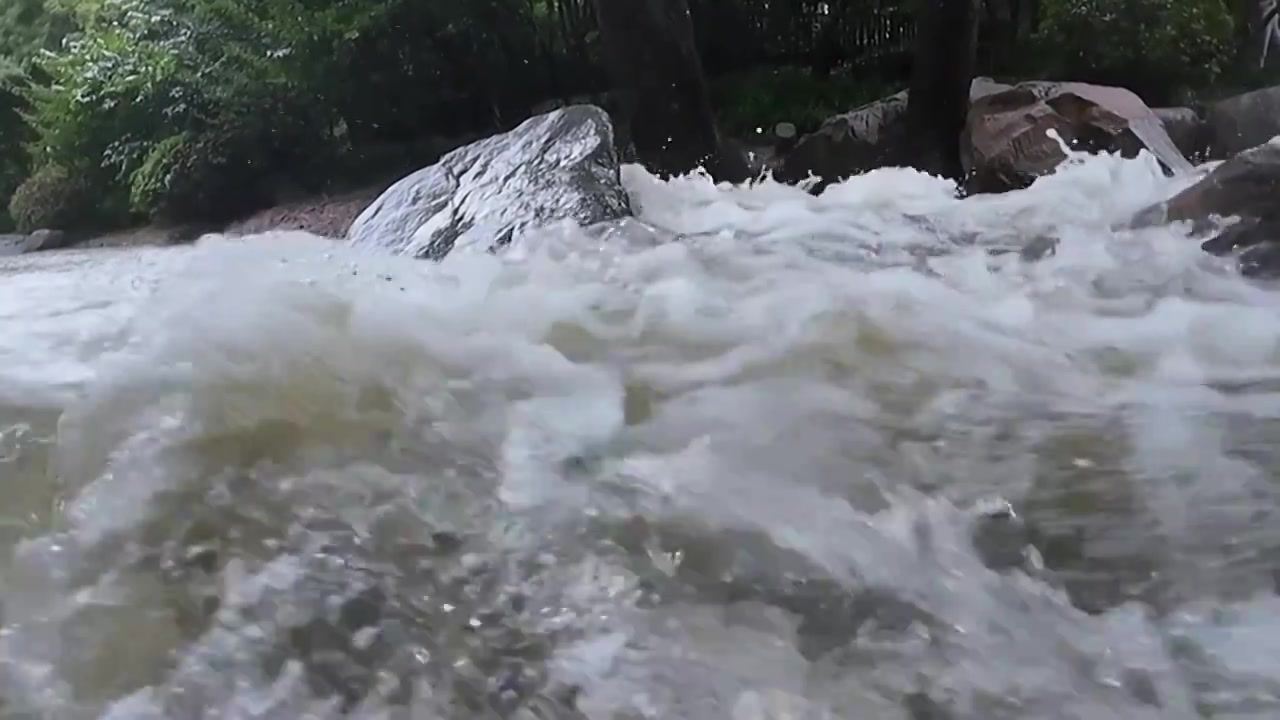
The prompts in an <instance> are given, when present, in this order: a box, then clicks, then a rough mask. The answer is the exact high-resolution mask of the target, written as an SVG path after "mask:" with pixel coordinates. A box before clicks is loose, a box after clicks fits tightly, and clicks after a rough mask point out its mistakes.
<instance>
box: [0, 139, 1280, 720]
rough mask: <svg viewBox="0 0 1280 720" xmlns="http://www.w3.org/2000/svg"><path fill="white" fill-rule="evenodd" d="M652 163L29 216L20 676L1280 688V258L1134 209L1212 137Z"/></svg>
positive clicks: (268, 689)
mask: <svg viewBox="0 0 1280 720" xmlns="http://www.w3.org/2000/svg"><path fill="white" fill-rule="evenodd" d="M624 180H625V182H626V184H627V187H628V189H629V191H630V192H631V194H632V200H633V202H634V205H635V206H636V208H637V210H638V213H639V216H640V222H636V221H629V222H625V223H620V224H617V225H613V226H610V227H601V228H593V229H590V230H585V231H584V230H579V229H575V228H570V227H558V228H552V229H548V230H547V231H546V232H545V233H543V234H541V235H540V236H538V237H536V238H530V239H529V240H528V241H527V242H523V243H521V244H520V245H519V246H518V247H514V248H511V249H510V251H508V252H507V253H505V254H502V255H497V256H494V255H488V254H483V253H463V252H459V253H456V254H454V255H452V256H450V257H449V258H447V259H446V260H445V261H444V262H443V263H439V264H435V263H425V262H415V261H409V260H404V259H400V258H392V257H384V256H380V255H377V254H373V253H367V252H356V251H353V250H351V249H349V248H344V247H340V246H337V245H334V244H332V243H330V242H327V241H324V240H321V239H319V238H313V237H309V236H305V235H299V234H290V233H277V234H271V235H267V236H260V237H251V238H244V239H229V238H221V237H209V238H205V239H204V240H202V241H201V242H200V243H198V244H196V245H195V246H192V247H186V248H166V249H149V250H128V251H93V252H62V253H53V254H48V255H37V256H25V257H18V258H6V259H3V260H0V278H2V279H3V282H0V323H2V325H0V327H2V328H3V330H4V332H0V492H3V493H4V498H5V503H4V508H3V509H2V510H0V541H2V544H0V553H2V554H3V556H4V561H3V562H2V563H0V613H2V615H0V623H3V630H0V715H5V716H12V717H24V718H25V717H32V718H35V717H41V718H68V719H72V718H74V719H77V720H78V719H79V718H97V717H105V718H112V719H113V720H116V719H119V718H149V717H157V718H158V717H165V718H188V717H191V718H200V717H207V718H214V717H218V718H268V717H272V718H274V717H288V718H300V717H338V716H344V715H345V716H355V717H362V718H399V717H414V718H417V717H423V718H428V717H522V718H530V717H543V718H550V717H563V718H570V717H574V718H581V717H587V718H592V719H593V720H594V719H596V718H601V719H604V718H642V717H652V718H689V719H691V720H693V719H697V720H702V719H704V718H734V719H735V720H746V719H755V718H784V717H785V718H876V719H879V718H886V719H890V720H898V719H902V720H916V719H917V718H921V717H942V718H952V719H957V720H958V719H969V718H972V719H974V720H977V719H979V718H981V719H983V720H990V719H995V720H1000V719H1004V718H1009V719H1014V718H1019V719H1021V718H1026V719H1028V720H1030V719H1031V718H1036V719H1042V718H1048V719H1056V718H1063V719H1066V718H1082V719H1083V718H1089V719H1091V720H1096V719H1098V718H1126V719H1128V718H1162V719H1163V718H1200V717H1214V718H1228V717H1229V718H1268V717H1275V715H1276V713H1278V712H1280V700H1278V699H1277V697H1278V696H1277V692H1280V689H1277V688H1276V687H1275V683H1274V680H1273V678H1274V677H1277V676H1280V655H1278V654H1277V653H1276V647H1275V645H1276V643H1274V642H1269V641H1268V640H1267V638H1268V637H1270V636H1272V635H1274V634H1276V632H1277V631H1278V630H1280V628H1277V627H1276V626H1275V620H1274V617H1275V616H1274V612H1273V611H1272V610H1270V609H1268V608H1271V607H1272V606H1273V605H1274V600H1275V598H1274V592H1275V582H1276V581H1275V577H1276V576H1277V571H1280V554H1277V551H1278V550H1280V531H1277V530H1276V528H1278V527H1280V525H1277V523H1276V519H1275V514H1276V511H1277V510H1278V509H1280V497H1278V496H1277V494H1276V487H1275V482H1276V476H1277V469H1280V451H1278V449H1277V446H1276V441H1275V438H1276V437H1277V434H1276V433H1277V431H1280V423H1277V422H1276V420H1277V417H1280V403H1277V400H1278V399H1280V398H1277V388H1280V385H1277V382H1276V381H1277V378H1280V329H1278V328H1280V326H1278V325H1277V324H1276V323H1275V322H1274V318H1275V317H1276V316H1277V313H1278V312H1280V294H1276V292H1275V291H1274V290H1273V289H1272V288H1269V287H1266V286H1263V285H1259V284H1256V283H1249V282H1246V281H1244V280H1242V279H1241V278H1239V277H1238V276H1237V275H1236V274H1235V273H1234V271H1233V270H1232V268H1231V267H1230V266H1229V264H1227V263H1226V262H1225V261H1224V260H1221V259H1218V258H1212V257H1209V256H1206V255H1204V254H1202V253H1201V252H1200V251H1199V249H1198V247H1197V242H1196V241H1194V240H1192V239H1189V238H1187V237H1186V236H1185V233H1184V229H1181V228H1147V229H1142V230H1122V229H1117V228H1121V227H1123V226H1124V223H1125V222H1126V220H1127V219H1128V218H1129V217H1130V216H1131V215H1132V214H1133V213H1134V212H1135V211H1137V210H1139V209H1141V208H1143V207H1145V206H1146V205H1148V204H1149V203H1151V202H1153V201H1156V200H1159V199H1161V198H1163V197H1165V196H1167V195H1169V194H1172V193H1173V192H1175V191H1176V189H1177V188H1178V187H1180V186H1181V185H1183V184H1185V183H1189V182H1190V181H1191V179H1190V178H1186V177H1184V178H1177V179H1172V180H1170V179H1167V178H1165V177H1164V176H1163V175H1162V174H1161V172H1160V170H1159V167H1158V165H1157V164H1156V162H1155V161H1154V160H1153V159H1152V158H1150V157H1147V156H1143V157H1140V158H1138V159H1136V160H1130V161H1125V160H1121V159H1118V158H1113V157H1107V156H1103V157H1082V156H1073V157H1072V159H1071V160H1070V162H1069V163H1067V165H1066V166H1064V167H1063V168H1062V169H1061V170H1060V171H1059V172H1058V173H1057V174H1055V175H1053V176H1050V177H1047V178H1044V179H1042V180H1040V181H1039V182H1037V183H1036V184H1035V185H1034V186H1032V187H1031V188H1030V189H1028V190H1025V191H1021V192H1017V193H1011V194H1007V195H1002V196H992V197H980V198H971V199H967V200H963V201H961V200H957V199H955V198H954V196H953V188H952V187H951V186H950V185H949V184H948V183H945V182H943V181H941V180H938V179H936V178H929V177H925V176H921V175H919V174H917V173H914V172H911V171H908V170H901V169H885V170H879V171H876V172H873V173H870V174H868V175H865V176H861V177H858V178H854V179H851V180H849V181H847V182H844V183H840V184H837V185H834V186H832V187H830V188H828V189H827V190H826V191H825V192H824V193H823V194H822V195H821V196H819V197H812V196H810V195H808V194H806V193H805V192H803V191H801V190H798V189H796V188H789V187H785V186H782V185H779V184H776V183H772V182H765V183H762V184H759V185H755V186H752V187H740V188H730V187H716V186H714V185H712V184H711V183H710V182H709V181H707V180H706V179H705V178H703V177H700V176H692V177H687V178H681V179H676V180H673V181H670V182H660V181H658V180H656V179H654V178H653V177H651V176H649V175H648V174H646V173H644V172H643V171H642V170H640V169H638V168H635V167H629V168H626V170H625V173H624ZM1031 243H1040V244H1041V245H1043V246H1044V247H1052V249H1053V252H1052V253H1049V254H1047V256H1045V257H1042V258H1040V259H1031V257H1030V256H1028V255H1027V253H1025V252H1022V251H1023V250H1024V248H1025V247H1026V246H1027V245H1028V244H1031ZM1055 243H1056V244H1055ZM1001 503H1007V506H1008V507H1009V508H1011V511H1010V513H1009V515H1008V518H1007V522H1006V525H1007V529H1008V530H1009V531H1010V532H1011V533H1013V534H1012V535H1011V537H1013V538H1014V539H1013V540H1009V541H1007V542H1005V546H1004V547H1003V548H996V549H997V550H1001V549H1003V550H1004V551H1011V555H1010V552H1006V553H1005V554H1006V555H1010V556H1011V557H1012V558H1013V560H1011V561H1010V562H1012V563H1013V564H1014V565H1016V567H1009V566H997V564H996V563H995V562H994V561H993V560H992V559H991V558H992V555H991V552H989V551H990V550H991V549H990V548H987V547H986V546H985V544H984V543H983V542H980V541H979V540H976V539H975V538H978V537H979V534H980V531H982V532H985V529H988V523H989V521H990V512H991V510H990V508H992V507H997V506H1000V505H1001ZM1021 523H1025V527H1023V526H1022V525H1021ZM1002 527H1003V526H1002ZM975 533H978V534H975ZM1019 533H1021V534H1019ZM983 537H986V536H983ZM930 713H933V714H930Z"/></svg>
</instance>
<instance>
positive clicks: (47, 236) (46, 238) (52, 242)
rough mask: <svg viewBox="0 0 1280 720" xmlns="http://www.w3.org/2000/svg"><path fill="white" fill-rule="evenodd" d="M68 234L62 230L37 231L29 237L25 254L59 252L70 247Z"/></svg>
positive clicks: (25, 244) (24, 250)
mask: <svg viewBox="0 0 1280 720" xmlns="http://www.w3.org/2000/svg"><path fill="white" fill-rule="evenodd" d="M68 242H69V241H68V239H67V234H66V233H64V232H63V231H61V230H47V229H46V230H36V231H35V232H33V233H31V234H30V235H28V236H27V239H26V242H25V243H24V245H23V252H43V251H45V250H59V249H61V248H64V247H66V246H67V245H68Z"/></svg>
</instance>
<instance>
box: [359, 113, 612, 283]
mask: <svg viewBox="0 0 1280 720" xmlns="http://www.w3.org/2000/svg"><path fill="white" fill-rule="evenodd" d="M630 214H631V210H630V205H629V202H628V199H627V194H626V191H625V190H623V188H622V183H621V180H620V179H619V175H618V157H617V154H616V152H615V151H614V143H613V126H612V125H611V124H610V121H609V116H608V114H607V113H605V111H604V110H601V109H600V108H597V107H595V106H591V105H574V106H570V107H566V108H562V109H560V110H555V111H553V112H550V113H547V114H545V115H539V116H536V117H533V118H530V119H529V120H526V121H525V122H524V123H523V124H521V125H520V126H519V127H517V128H515V129H514V130H511V131H510V132H506V133H503V134H500V135H495V136H493V137H490V138H486V139H484V140H480V141H479V142H475V143H472V144H470V145H466V146H464V147H460V148H458V149H457V150H454V151H453V152H450V153H449V154H447V155H445V156H444V157H443V158H441V159H440V161H439V162H437V163H436V164H435V165H432V166H430V167H426V168H423V169H422V170H419V171H417V172H415V173H413V174H412V175H409V176H407V177H405V178H404V179H402V180H400V181H399V182H397V183H396V184H394V185H392V186H391V187H390V188H389V189H388V190H387V191H386V192H385V193H383V194H382V195H381V196H380V197H378V199H377V200H374V201H373V203H372V204H371V205H370V206H369V207H368V208H366V209H365V211H364V212H363V213H361V214H360V216H359V217H357V218H356V220H355V222H354V223H352V225H351V229H350V231H349V232H348V233H347V239H348V241H349V242H350V243H351V244H353V245H357V246H373V247H378V248H382V249H386V250H389V251H391V252H393V253H395V254H397V255H412V256H414V257H420V258H430V259H440V258H443V257H444V256H445V255H447V254H449V252H450V251H452V250H453V249H454V248H456V247H464V248H467V249H469V250H479V251H486V250H487V251H493V250H496V249H498V248H500V247H503V246H505V245H507V244H509V243H510V242H512V241H513V240H516V239H518V238H519V236H521V235H523V234H524V233H526V232H529V231H532V230H535V229H537V228H539V227H542V226H545V225H548V224H550V223H554V222H557V221H560V220H572V221H575V222H577V223H579V224H581V225H589V224H593V223H596V222H601V221H605V220H613V219H617V218H621V217H626V216H628V215H630Z"/></svg>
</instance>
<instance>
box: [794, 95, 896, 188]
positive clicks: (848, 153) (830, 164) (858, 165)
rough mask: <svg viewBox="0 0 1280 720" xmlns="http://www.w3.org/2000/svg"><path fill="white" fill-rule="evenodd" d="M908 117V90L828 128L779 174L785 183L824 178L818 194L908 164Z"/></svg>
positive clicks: (804, 143) (808, 139)
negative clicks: (905, 122)
mask: <svg viewBox="0 0 1280 720" xmlns="http://www.w3.org/2000/svg"><path fill="white" fill-rule="evenodd" d="M906 111H907V92H906V91H905V90H904V91H902V92H900V93H898V94H896V95H890V96H889V97H887V98H884V99H882V100H876V101H875V102H871V103H867V104H866V105H863V106H862V107H859V108H856V109H854V110H851V111H849V112H847V113H844V114H841V115H836V116H834V117H832V118H829V119H827V120H826V122H824V123H822V126H821V127H820V128H818V129H817V130H816V131H814V132H812V133H810V134H808V135H806V136H804V137H803V138H801V139H800V141H799V142H797V143H796V146H795V148H794V149H793V150H792V151H791V152H790V153H788V154H787V157H786V159H784V160H783V162H782V167H781V168H780V169H779V171H778V179H779V180H781V181H782V182H788V183H797V182H801V181H803V180H805V179H806V178H808V177H809V176H810V175H813V176H815V177H817V178H820V181H819V183H818V185H817V186H815V189H818V190H820V189H821V188H823V187H825V186H826V185H829V184H831V183H835V182H839V181H841V180H844V179H847V178H850V177H853V176H854V175H857V174H859V173H864V172H867V171H869V170H874V169H875V168H878V167H883V166H886V165H893V164H898V163H900V162H902V159H903V152H902V151H903V147H902V146H903V142H904V140H905V138H906V128H905V127H904V126H903V120H904V119H905V117H906Z"/></svg>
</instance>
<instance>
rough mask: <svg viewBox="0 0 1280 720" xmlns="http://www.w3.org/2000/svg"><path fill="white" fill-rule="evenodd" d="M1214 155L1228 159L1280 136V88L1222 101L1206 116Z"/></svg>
mask: <svg viewBox="0 0 1280 720" xmlns="http://www.w3.org/2000/svg"><path fill="white" fill-rule="evenodd" d="M1205 123H1206V124H1207V125H1208V134H1209V136H1210V139H1211V148H1210V150H1211V152H1212V156H1213V157H1215V158H1219V159H1221V158H1227V157H1231V156H1233V155H1235V154H1237V153H1240V152H1243V151H1245V150H1248V149H1249V148H1252V147H1257V146H1259V145H1261V144H1263V143H1265V142H1267V141H1268V140H1270V139H1271V138H1273V137H1276V136H1277V135H1280V85H1277V86H1276V87H1271V88H1263V89H1262V90H1254V91H1253V92H1248V93H1245V94H1243V95H1236V96H1235V97H1231V98H1227V99H1226V100H1220V101H1218V102H1216V103H1214V104H1213V105H1212V106H1210V107H1209V110H1208V112H1207V113H1206V114H1205Z"/></svg>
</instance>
